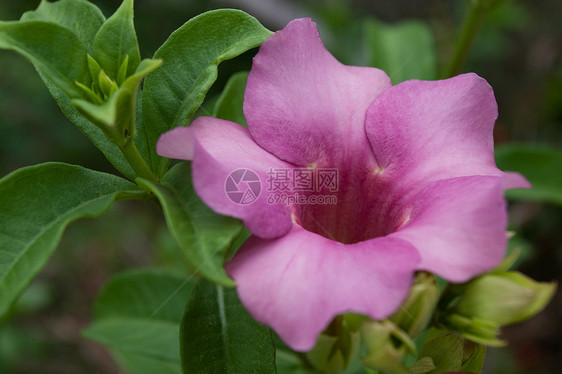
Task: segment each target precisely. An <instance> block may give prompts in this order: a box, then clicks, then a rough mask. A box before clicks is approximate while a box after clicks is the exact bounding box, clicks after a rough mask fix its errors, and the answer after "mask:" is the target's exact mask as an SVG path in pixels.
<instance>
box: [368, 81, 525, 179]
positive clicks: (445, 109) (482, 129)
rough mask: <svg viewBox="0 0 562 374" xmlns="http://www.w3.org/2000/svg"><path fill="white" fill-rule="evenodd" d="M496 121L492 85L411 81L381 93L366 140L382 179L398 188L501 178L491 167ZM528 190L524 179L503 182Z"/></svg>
mask: <svg viewBox="0 0 562 374" xmlns="http://www.w3.org/2000/svg"><path fill="white" fill-rule="evenodd" d="M497 115H498V109H497V104H496V100H495V98H494V93H493V91H492V88H491V87H490V85H489V84H488V83H487V82H486V81H485V80H484V79H482V78H480V77H479V76H477V75H476V74H472V73H470V74H463V75H459V76H457V77H454V78H451V79H446V80H441V81H418V80H410V81H406V82H403V83H401V84H398V85H396V86H394V87H392V88H390V89H388V90H386V91H385V92H384V93H382V94H381V95H380V96H379V97H378V98H377V99H376V100H375V102H373V104H372V105H371V106H370V107H369V110H368V111H367V116H366V121H365V128H366V131H367V137H368V138H369V140H370V142H371V146H372V149H373V152H374V154H375V157H376V159H377V161H378V164H379V166H380V168H381V169H382V173H384V174H387V177H388V178H394V179H396V180H397V181H399V183H400V185H402V186H407V185H416V184H418V183H420V182H423V183H427V182H431V181H436V180H440V179H447V178H454V177H460V176H468V175H497V176H500V175H503V172H501V171H500V170H499V169H498V168H497V167H496V164H495V162H494V140H493V136H492V135H493V134H492V130H493V127H494V122H495V120H496V118H497ZM507 178H508V179H509V181H511V182H516V183H515V185H513V184H511V183H509V181H508V182H506V186H509V187H527V186H528V184H527V183H524V178H522V179H520V180H517V179H516V178H511V177H507Z"/></svg>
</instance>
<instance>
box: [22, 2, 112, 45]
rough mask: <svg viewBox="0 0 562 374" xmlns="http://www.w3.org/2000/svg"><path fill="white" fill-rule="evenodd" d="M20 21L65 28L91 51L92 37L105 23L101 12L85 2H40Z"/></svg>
mask: <svg viewBox="0 0 562 374" xmlns="http://www.w3.org/2000/svg"><path fill="white" fill-rule="evenodd" d="M21 21H45V22H51V23H55V24H57V25H59V26H63V27H66V28H67V29H69V30H70V31H72V32H73V33H74V34H75V35H76V36H77V37H78V40H79V41H80V42H81V43H82V45H84V47H86V49H87V50H88V51H92V49H93V46H94V37H95V35H96V33H97V32H98V30H99V28H100V26H101V25H102V24H103V23H104V22H105V17H104V16H103V13H102V12H101V10H99V8H98V7H96V6H95V5H94V4H92V3H90V2H89V1H86V0H60V1H57V2H54V3H53V2H48V1H45V0H43V1H41V3H40V4H39V7H37V9H36V10H32V11H29V12H25V13H24V14H23V15H22V17H21Z"/></svg>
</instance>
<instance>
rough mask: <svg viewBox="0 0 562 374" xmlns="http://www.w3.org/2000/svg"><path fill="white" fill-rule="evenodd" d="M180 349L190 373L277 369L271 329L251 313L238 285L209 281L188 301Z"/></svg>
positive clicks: (202, 283)
mask: <svg viewBox="0 0 562 374" xmlns="http://www.w3.org/2000/svg"><path fill="white" fill-rule="evenodd" d="M180 350H181V361H182V369H183V372H184V373H186V374H187V373H189V374H199V373H201V374H215V373H216V374H223V373H233V374H234V373H240V374H242V373H275V372H276V369H275V344H274V342H273V336H272V333H271V331H270V330H269V329H268V328H267V327H266V326H264V325H261V324H259V323H258V322H256V321H255V320H254V319H253V318H252V317H251V316H250V315H249V314H248V312H247V311H246V309H244V307H243V306H242V304H241V303H240V301H239V300H238V296H237V295H236V290H235V289H234V288H223V287H221V286H219V285H216V284H212V283H209V282H206V281H200V282H199V283H198V285H197V287H196V288H195V291H194V294H193V297H192V299H191V300H190V302H189V303H188V306H187V310H186V312H185V315H184V317H183V320H182V325H181V333H180Z"/></svg>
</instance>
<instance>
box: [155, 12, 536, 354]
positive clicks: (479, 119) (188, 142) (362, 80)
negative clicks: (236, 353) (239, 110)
mask: <svg viewBox="0 0 562 374" xmlns="http://www.w3.org/2000/svg"><path fill="white" fill-rule="evenodd" d="M244 114H245V117H246V120H247V122H248V129H246V128H244V127H242V126H240V125H238V124H235V123H232V122H228V121H224V120H220V119H215V118H211V117H199V118H197V119H196V120H195V121H193V123H192V124H191V126H189V127H187V128H184V127H181V128H175V129H173V130H171V131H169V132H167V133H166V134H164V135H162V137H161V138H160V140H159V142H158V153H159V154H160V155H162V156H166V157H171V158H178V159H185V160H192V161H193V162H192V169H193V184H194V187H195V191H196V192H197V194H198V195H199V197H200V198H201V199H202V200H203V201H204V202H205V203H206V204H208V205H209V206H210V207H211V208H212V209H214V210H215V211H216V212H218V213H221V214H224V215H229V216H233V217H237V218H240V219H242V220H243V221H244V223H245V224H246V226H247V227H248V229H249V230H250V231H251V232H252V234H253V236H252V237H250V238H249V239H248V240H247V241H246V243H244V245H243V246H242V247H241V249H240V250H239V251H238V253H237V254H236V256H235V257H234V259H233V260H232V261H231V262H229V263H228V264H227V271H228V273H229V274H230V275H231V276H232V277H233V278H234V280H235V281H236V282H237V284H238V293H239V296H240V299H241V301H242V303H243V304H244V305H245V306H246V307H247V309H248V310H249V311H250V313H251V314H252V315H253V316H254V317H255V318H256V319H257V320H258V321H260V322H263V323H265V324H268V325H269V326H271V327H272V328H273V329H274V330H275V331H276V332H277V333H278V334H279V336H280V337H281V338H282V339H283V340H284V341H285V342H286V343H287V344H288V345H289V346H290V347H292V348H293V349H295V350H303V351H304V350H309V349H311V348H312V347H313V346H314V344H315V342H316V338H317V336H318V334H319V333H320V332H321V331H322V330H323V329H324V328H325V327H326V326H327V325H328V324H329V322H330V321H331V320H332V319H333V317H334V316H336V315H338V314H342V313H345V312H350V311H352V312H356V313H361V314H366V315H369V316H370V317H372V318H374V319H383V318H386V317H388V316H389V315H390V314H392V313H393V312H394V311H395V310H396V309H398V308H399V306H400V302H401V301H402V300H403V299H404V298H405V296H406V294H407V293H408V290H409V288H410V286H411V282H412V277H413V275H414V272H415V271H418V270H426V271H430V272H433V273H436V274H438V275H440V276H441V277H444V278H446V279H448V280H450V281H452V282H462V281H466V280H468V279H470V278H472V277H474V276H475V275H476V274H479V273H482V272H485V271H487V270H490V269H492V268H494V267H495V266H496V265H498V264H499V263H500V261H501V260H502V258H503V256H504V250H505V246H506V235H505V229H506V220H507V219H506V203H505V200H504V198H503V191H504V189H505V188H511V187H526V186H528V183H527V182H526V181H525V180H524V179H523V178H522V177H521V176H519V175H518V174H513V173H504V172H502V171H500V170H499V169H498V168H497V167H496V165H495V162H494V154H493V151H494V150H493V139H492V129H493V126H494V121H495V119H496V117H497V105H496V102H495V99H494V96H493V92H492V88H491V87H490V86H489V85H488V83H486V81H485V80H484V79H482V78H480V77H478V76H477V75H475V74H464V75H460V76H458V77H454V78H451V79H447V80H442V81H432V82H428V81H417V80H411V81H407V82H404V83H401V84H398V85H396V86H392V85H391V82H390V79H389V78H388V76H387V75H386V74H385V73H384V72H383V71H381V70H379V69H374V68H366V67H355V66H345V65H342V64H341V63H339V62H338V61H337V60H336V59H335V58H334V57H333V56H332V55H331V54H330V53H329V52H328V51H327V50H326V49H325V48H324V46H323V44H322V41H321V40H320V37H319V35H318V31H317V30H316V27H315V24H314V23H313V22H311V21H310V20H309V19H298V20H295V21H293V22H291V23H290V24H289V25H287V27H285V28H284V29H283V30H281V31H278V32H276V33H275V34H274V35H272V36H271V37H270V38H269V39H267V40H266V42H265V43H264V44H263V45H262V46H261V48H260V51H259V53H258V54H257V55H256V57H255V58H254V63H253V67H252V70H251V72H250V75H249V77H248V83H247V87H246V92H245V96H244ZM325 168H329V169H335V170H337V171H338V178H339V183H338V189H337V191H334V192H333V194H334V196H335V197H336V198H337V204H335V205H334V204H326V205H320V204H289V205H287V204H272V203H271V197H272V196H278V195H275V194H279V193H280V192H281V191H282V190H281V187H279V188H277V189H268V188H267V185H266V181H267V180H268V178H270V177H271V176H268V171H269V170H270V169H277V170H292V171H294V170H295V169H299V170H312V171H313V172H316V171H318V170H321V169H325ZM237 169H250V170H252V171H253V172H255V173H256V174H257V175H258V177H259V179H260V181H261V193H260V194H259V196H258V198H257V199H256V200H255V201H254V202H253V203H251V204H235V203H233V201H232V200H230V198H229V196H227V194H226V193H225V181H226V180H227V178H228V176H229V174H231V173H232V172H233V171H235V170H237ZM319 193H320V192H316V191H304V192H301V195H302V196H305V197H310V196H317V195H318V194H319ZM268 198H269V199H270V201H269V202H268Z"/></svg>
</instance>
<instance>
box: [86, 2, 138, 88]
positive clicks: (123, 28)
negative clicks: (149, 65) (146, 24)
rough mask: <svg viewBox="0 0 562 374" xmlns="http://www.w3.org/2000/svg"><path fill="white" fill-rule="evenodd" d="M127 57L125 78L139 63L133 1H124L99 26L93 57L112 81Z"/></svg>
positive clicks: (115, 78)
mask: <svg viewBox="0 0 562 374" xmlns="http://www.w3.org/2000/svg"><path fill="white" fill-rule="evenodd" d="M127 56H129V61H128V65H127V76H128V75H131V74H133V72H134V71H135V70H136V69H137V66H138V65H139V63H140V51H139V45H138V41H137V34H136V33H135V25H134V23H133V0H124V1H123V3H122V4H121V6H120V7H119V8H118V9H117V10H116V11H115V13H114V14H113V15H112V16H111V17H109V18H108V19H107V21H106V22H105V23H104V24H103V25H102V26H101V28H100V29H99V31H98V33H97V34H96V37H95V42H94V51H93V57H94V58H95V59H96V61H97V62H98V63H99V64H100V66H101V68H102V69H103V70H104V71H105V72H106V73H107V74H108V75H109V77H110V78H111V79H113V80H114V81H116V80H117V77H118V75H119V67H120V66H121V64H122V63H123V61H124V60H125V58H126V57H127Z"/></svg>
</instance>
